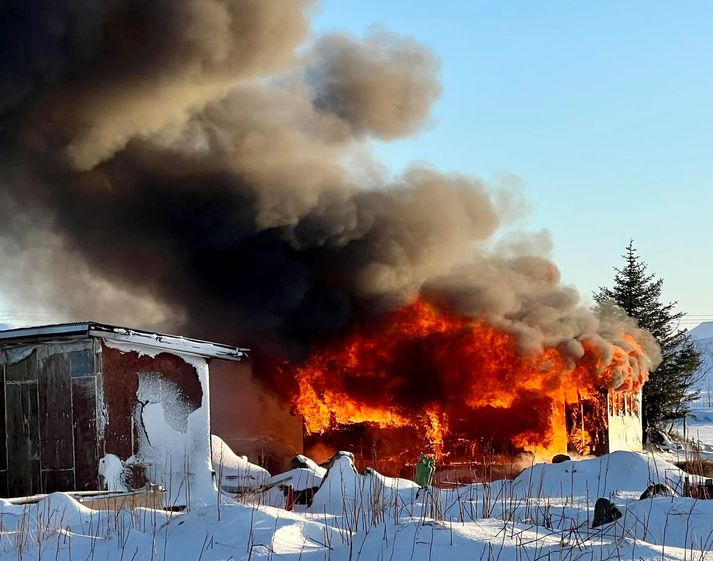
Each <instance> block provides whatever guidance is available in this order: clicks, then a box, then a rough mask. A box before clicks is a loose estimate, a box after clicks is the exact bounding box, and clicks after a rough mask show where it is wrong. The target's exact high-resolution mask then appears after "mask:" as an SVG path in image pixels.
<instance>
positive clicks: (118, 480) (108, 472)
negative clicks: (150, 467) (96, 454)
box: [99, 454, 128, 491]
mask: <svg viewBox="0 0 713 561" xmlns="http://www.w3.org/2000/svg"><path fill="white" fill-rule="evenodd" d="M124 469H125V468H124V462H122V461H121V459H120V458H119V456H115V455H114V454H106V455H105V456H104V457H103V458H101V459H100V460H99V475H101V476H102V480H103V481H104V488H105V489H106V490H107V491H128V488H127V487H126V484H125V481H124Z"/></svg>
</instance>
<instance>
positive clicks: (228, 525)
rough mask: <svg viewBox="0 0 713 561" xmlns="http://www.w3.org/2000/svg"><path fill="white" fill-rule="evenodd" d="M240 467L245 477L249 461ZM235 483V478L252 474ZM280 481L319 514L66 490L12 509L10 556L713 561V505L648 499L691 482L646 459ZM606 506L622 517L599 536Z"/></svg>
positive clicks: (274, 495) (260, 500) (6, 534)
mask: <svg viewBox="0 0 713 561" xmlns="http://www.w3.org/2000/svg"><path fill="white" fill-rule="evenodd" d="M232 460H234V461H232ZM231 461H232V463H233V465H232V469H234V470H235V469H238V468H239V464H240V461H241V460H240V459H239V458H238V457H234V458H232V459H231ZM245 467H246V468H247V469H246V471H245V472H244V474H243V476H244V479H245V481H254V482H256V483H257V482H258V481H259V482H260V483H259V484H260V485H264V484H265V482H266V481H267V482H269V479H267V478H268V474H266V473H265V472H263V471H262V470H261V468H257V469H255V468H254V467H252V466H250V465H246V466H245ZM224 477H227V478H230V480H231V481H233V482H234V483H235V482H236V481H238V480H239V479H240V477H241V474H240V473H239V472H237V471H232V472H230V473H229V474H228V475H225V476H224ZM277 477H279V478H280V480H282V481H284V480H285V478H291V481H292V483H293V484H294V485H295V487H298V488H300V487H301V486H302V487H304V482H307V485H308V486H311V485H313V484H314V483H315V482H316V483H319V482H320V481H322V479H323V481H322V485H321V487H320V488H319V490H318V491H317V492H316V494H315V495H314V500H313V504H312V506H311V507H305V506H299V505H295V507H294V510H293V511H292V512H288V511H287V510H285V509H284V508H281V507H283V506H284V504H285V503H284V501H285V499H284V496H283V494H282V493H281V492H280V491H279V490H278V488H276V487H275V488H273V489H272V490H271V491H269V492H267V493H261V494H260V493H254V494H250V495H249V496H248V497H244V499H243V502H242V503H238V502H236V501H233V500H230V499H228V498H226V497H221V498H220V500H218V499H217V498H216V502H215V504H212V505H208V506H205V507H202V508H193V509H192V510H191V511H190V512H187V513H168V512H157V511H152V510H147V509H137V510H134V511H132V512H128V511H123V512H120V513H116V512H98V511H92V510H89V509H87V508H86V507H84V506H82V505H81V504H80V503H78V502H76V501H75V500H74V499H72V498H70V497H68V496H67V495H64V494H59V493H58V494H54V495H50V496H49V497H47V498H45V499H43V500H42V501H41V502H39V503H37V504H35V505H31V506H18V505H12V504H9V503H8V502H4V503H3V504H2V510H1V513H0V526H1V530H2V533H1V542H0V559H1V560H5V559H7V560H10V559H12V560H21V559H28V560H29V559H32V560H35V559H48V560H49V559H51V560H70V559H71V560H98V559H106V560H112V561H119V560H121V561H123V560H127V561H129V560H134V561H139V560H147V561H148V560H171V561H180V560H183V561H189V560H190V561H194V560H205V561H213V560H226V561H227V560H242V559H245V560H247V559H286V560H294V561H301V560H305V561H309V560H315V561H316V560H334V561H347V560H357V559H361V560H364V561H367V560H368V561H372V560H373V561H377V560H393V561H406V560H408V561H412V560H414V561H415V560H429V561H430V560H433V561H449V560H466V559H473V560H501V561H507V560H514V561H521V560H536V559H563V560H564V559H567V560H602V559H617V560H620V559H637V560H638V559H652V560H653V559H656V560H661V559H681V560H688V561H693V560H703V559H712V560H713V553H712V551H713V501H697V500H694V499H689V498H682V497H678V496H674V497H671V496H659V497H655V498H648V499H644V500H639V497H640V494H641V493H642V492H643V491H644V490H645V489H646V488H647V487H648V486H649V485H650V484H652V483H665V484H667V485H669V486H670V487H671V488H672V489H674V490H677V491H680V490H681V488H682V485H683V481H684V477H685V474H684V473H683V472H681V471H680V470H679V469H678V468H676V467H675V466H673V465H671V464H668V463H666V462H663V461H661V460H656V459H654V458H653V457H651V456H647V455H640V454H634V453H628V452H617V453H614V454H611V455H609V456H605V457H602V458H596V459H588V460H581V461H578V462H564V463H561V464H552V465H549V464H547V465H545V464H540V465H535V466H533V467H531V468H528V469H526V470H524V471H523V472H522V473H521V474H520V475H519V476H518V477H517V478H516V479H515V480H513V481H500V482H494V483H492V484H474V485H468V486H464V487H462V488H459V489H454V490H438V489H431V488H429V489H426V490H423V489H419V488H418V487H417V486H416V484H414V483H413V482H411V481H407V480H403V479H391V478H386V477H383V476H381V475H379V474H377V473H375V472H370V473H366V474H364V475H360V474H357V473H356V471H355V470H354V467H353V465H352V463H351V460H350V459H349V458H348V457H341V458H339V459H338V460H337V461H336V462H335V463H334V465H333V466H332V467H331V469H330V470H329V472H327V473H326V474H325V471H324V470H323V469H322V468H318V467H316V466H314V465H313V464H309V465H308V467H305V468H298V469H295V470H292V471H291V472H288V473H287V474H282V475H280V476H276V478H277ZM300 483H303V485H300ZM598 497H607V498H609V499H611V501H612V502H613V503H614V504H615V506H616V507H617V509H618V510H619V511H620V513H621V518H619V519H618V520H616V521H615V522H612V523H610V524H606V525H603V526H599V527H597V528H594V529H592V528H591V526H592V522H593V517H594V503H595V502H596V500H597V498H598ZM271 505H272V506H271Z"/></svg>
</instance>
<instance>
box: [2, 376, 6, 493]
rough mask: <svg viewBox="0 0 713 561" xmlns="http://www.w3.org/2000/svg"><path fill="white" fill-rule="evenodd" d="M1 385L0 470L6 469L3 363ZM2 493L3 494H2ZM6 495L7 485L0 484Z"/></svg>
mask: <svg viewBox="0 0 713 561" xmlns="http://www.w3.org/2000/svg"><path fill="white" fill-rule="evenodd" d="M0 375H2V383H3V385H2V387H0V411H2V413H0V471H5V470H7V431H6V430H5V365H4V364H0ZM3 493H4V494H3ZM5 496H7V485H5V487H4V491H3V486H2V484H0V497H5Z"/></svg>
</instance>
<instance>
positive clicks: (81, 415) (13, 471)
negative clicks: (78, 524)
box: [0, 323, 246, 506]
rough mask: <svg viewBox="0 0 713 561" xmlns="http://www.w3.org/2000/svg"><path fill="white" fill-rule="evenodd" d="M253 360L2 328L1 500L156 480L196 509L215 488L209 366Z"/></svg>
mask: <svg viewBox="0 0 713 561" xmlns="http://www.w3.org/2000/svg"><path fill="white" fill-rule="evenodd" d="M245 357H246V350H245V349H242V348H238V347H231V346H227V345H221V344H216V343H209V342H206V341H198V340H195V339H188V338H185V337H177V336H174V335H164V334H159V333H151V332H146V331H140V330H135V329H127V328H122V327H114V326H109V325H102V324H99V323H75V324H62V325H50V326H43V327H30V328H22V329H11V330H7V331H0V375H1V376H2V384H3V389H4V391H3V392H0V408H1V409H2V410H3V412H4V414H3V415H0V497H18V496H27V495H33V494H37V493H50V492H53V491H75V490H76V491H82V490H96V489H102V488H106V487H107V486H108V487H112V486H113V487H115V488H117V487H118V488H121V487H123V488H125V489H126V490H130V489H134V488H140V487H143V486H144V485H145V484H146V483H147V482H150V483H156V484H161V485H163V487H164V488H165V489H166V493H165V500H164V502H165V504H166V505H172V506H173V505H177V504H187V503H189V502H190V501H191V494H192V493H197V494H198V493H201V492H207V491H209V490H210V489H212V486H213V482H212V472H211V470H212V467H211V464H210V419H209V384H208V364H209V362H211V361H213V360H227V361H239V360H242V359H243V358H245ZM117 466H118V467H117ZM102 468H104V471H105V473H103V474H102V475H100V471H102ZM109 471H111V473H109Z"/></svg>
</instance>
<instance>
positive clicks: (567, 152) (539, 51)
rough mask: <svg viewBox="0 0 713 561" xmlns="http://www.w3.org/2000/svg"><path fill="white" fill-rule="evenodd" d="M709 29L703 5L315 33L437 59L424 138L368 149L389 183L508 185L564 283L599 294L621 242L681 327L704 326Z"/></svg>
mask: <svg viewBox="0 0 713 561" xmlns="http://www.w3.org/2000/svg"><path fill="white" fill-rule="evenodd" d="M712 25H713V2H703V1H701V2H657V1H646V2H644V1H631V2H615V1H609V0H606V1H604V0H602V1H599V2H574V1H569V2H558V1H552V0H550V1H547V2H531V1H520V2H518V1H508V2H503V1H500V0H446V1H439V2H436V1H431V0H428V1H426V0H389V1H385V0H325V1H324V2H323V3H322V6H321V8H320V9H319V10H318V12H317V19H316V26H317V29H318V30H320V31H327V30H334V29H340V30H346V31H349V32H351V33H354V34H357V35H363V34H365V33H367V32H368V31H369V30H370V28H371V27H372V26H381V27H384V28H386V29H389V30H392V31H395V32H398V33H401V34H407V35H411V36H413V37H415V38H417V39H418V40H419V41H421V42H422V43H425V44H426V45H429V46H430V47H431V48H432V49H433V50H434V51H435V52H436V54H437V55H438V57H439V58H440V60H441V63H442V74H441V77H442V83H443V87H444V93H443V96H442V98H441V100H440V101H439V103H438V104H437V105H436V107H435V108H434V111H433V122H432V124H431V126H430V127H429V128H428V129H427V130H426V131H424V132H423V133H421V134H420V135H418V136H417V137H414V138H412V139H408V140H405V141H404V140H401V141H397V142H394V143H391V144H379V145H377V147H376V150H377V153H378V155H379V157H380V158H381V159H382V160H383V161H384V162H385V163H386V164H387V165H388V166H389V167H390V168H391V169H392V170H394V171H396V172H398V171H399V170H400V169H403V168H404V167H406V166H407V165H408V164H409V163H410V162H412V161H414V160H422V161H427V162H430V163H432V164H433V165H435V166H437V167H439V168H441V169H444V170H449V171H460V172H465V173H469V174H472V175H475V176H478V177H480V178H482V179H485V180H495V179H497V178H498V177H499V176H501V175H502V174H514V175H517V176H518V177H520V178H521V180H522V182H523V184H524V191H525V195H526V198H527V200H528V201H529V203H530V205H531V212H530V214H529V217H528V219H527V222H526V227H528V228H531V229H533V230H538V229H543V228H544V229H547V230H549V232H550V233H551V235H552V238H553V242H554V259H555V261H556V262H557V264H558V265H559V266H560V269H561V271H562V276H563V279H564V280H565V281H566V282H568V283H571V284H574V285H576V286H577V287H578V288H579V289H580V291H581V292H582V293H583V294H585V295H587V296H588V295H589V294H591V292H592V290H594V289H596V287H597V286H600V285H601V284H603V283H610V282H611V278H612V274H613V272H612V270H611V267H612V266H613V265H615V264H616V265H619V264H620V255H621V254H622V253H623V249H624V247H625V246H626V244H627V243H628V241H629V238H634V239H635V242H636V245H637V247H638V249H639V251H640V254H641V255H642V257H643V258H644V260H645V261H647V262H648V263H649V267H650V270H651V271H652V272H655V273H656V274H658V275H659V276H661V277H663V278H664V280H665V284H664V297H665V298H666V299H669V300H678V301H679V302H680V306H681V308H682V309H683V310H684V311H686V312H687V313H689V314H691V317H690V318H689V322H695V321H696V319H703V318H696V317H693V316H702V315H706V316H709V317H710V319H713V290H711V289H710V288H709V287H710V286H711V284H713V259H711V248H712V247H713V244H712V243H711V241H710V239H711V238H712V237H713V236H712V235H711V231H713V154H712V153H711V152H712V150H711V149H712V148H713V141H712V140H711V134H712V131H713V106H712V101H713V73H712V72H711V70H713V69H712V68H711V63H712V62H713V33H711V26H712ZM689 327H690V324H689Z"/></svg>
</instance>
